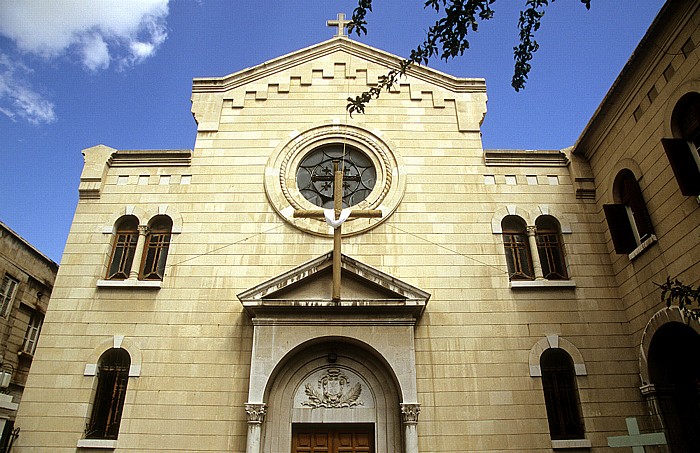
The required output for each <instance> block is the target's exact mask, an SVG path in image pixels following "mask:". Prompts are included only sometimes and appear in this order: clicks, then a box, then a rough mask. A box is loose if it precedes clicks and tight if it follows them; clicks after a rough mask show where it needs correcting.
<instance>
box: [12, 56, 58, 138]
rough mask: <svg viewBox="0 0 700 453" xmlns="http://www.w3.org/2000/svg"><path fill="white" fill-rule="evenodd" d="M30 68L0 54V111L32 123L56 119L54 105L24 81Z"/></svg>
mask: <svg viewBox="0 0 700 453" xmlns="http://www.w3.org/2000/svg"><path fill="white" fill-rule="evenodd" d="M30 72H31V70H30V69H29V68H27V67H26V66H25V65H23V64H22V63H21V62H18V61H12V60H11V59H10V58H9V57H8V56H7V55H4V54H0V113H3V114H4V115H6V116H8V117H9V118H10V119H11V120H13V121H16V120H17V118H18V117H19V118H22V119H25V120H27V121H28V122H30V123H32V124H39V123H53V122H54V121H56V113H55V111H54V105H53V103H51V102H50V101H49V100H47V99H45V98H44V97H43V96H42V95H41V94H39V93H38V92H36V91H35V90H34V89H32V87H31V86H30V85H29V84H28V83H27V82H26V81H25V79H26V78H25V77H23V76H24V75H26V74H28V73H30Z"/></svg>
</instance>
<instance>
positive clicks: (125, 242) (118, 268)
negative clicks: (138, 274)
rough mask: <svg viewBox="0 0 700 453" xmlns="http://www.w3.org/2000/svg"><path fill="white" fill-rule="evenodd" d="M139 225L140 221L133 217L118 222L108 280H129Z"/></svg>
mask: <svg viewBox="0 0 700 453" xmlns="http://www.w3.org/2000/svg"><path fill="white" fill-rule="evenodd" d="M138 225H139V220H138V219H137V218H136V217H135V216H132V215H128V216H124V217H122V218H120V219H119V220H118V221H117V225H116V234H115V237H114V244H113V245H112V256H111V257H110V259H109V268H108V269H107V279H108V280H125V279H127V278H129V272H131V265H132V264H133V262H134V253H135V252H136V243H137V241H138V238H139V232H138Z"/></svg>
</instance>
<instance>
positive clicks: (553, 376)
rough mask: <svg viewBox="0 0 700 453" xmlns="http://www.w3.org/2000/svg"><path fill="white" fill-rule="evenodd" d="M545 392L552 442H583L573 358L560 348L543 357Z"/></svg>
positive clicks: (543, 386)
mask: <svg viewBox="0 0 700 453" xmlns="http://www.w3.org/2000/svg"><path fill="white" fill-rule="evenodd" d="M540 368H541V370H542V389H543V390H544V402H545V405H546V406H547V419H548V420H549V434H550V436H551V438H552V440H565V439H583V438H584V426H583V418H582V416H581V407H580V402H579V397H578V387H577V386H576V373H575V371H574V363H573V360H571V356H569V354H567V353H566V351H564V350H563V349H560V348H549V349H546V350H545V351H544V352H543V353H542V355H541V356H540Z"/></svg>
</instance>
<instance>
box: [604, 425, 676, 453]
mask: <svg viewBox="0 0 700 453" xmlns="http://www.w3.org/2000/svg"><path fill="white" fill-rule="evenodd" d="M625 423H627V432H628V433H629V436H615V437H608V447H611V448H621V447H632V453H644V447H645V446H652V445H666V436H665V435H664V433H649V434H640V433H639V425H638V424H637V419H636V418H635V417H627V418H626V419H625Z"/></svg>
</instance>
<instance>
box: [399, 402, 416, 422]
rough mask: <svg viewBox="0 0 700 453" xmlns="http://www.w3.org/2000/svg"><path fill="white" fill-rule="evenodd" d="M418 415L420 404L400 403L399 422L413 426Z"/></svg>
mask: <svg viewBox="0 0 700 453" xmlns="http://www.w3.org/2000/svg"><path fill="white" fill-rule="evenodd" d="M418 414H420V404H418V403H415V404H404V403H401V422H403V424H405V425H415V424H417V423H418Z"/></svg>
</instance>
